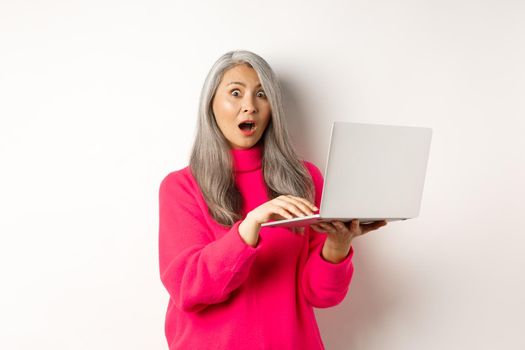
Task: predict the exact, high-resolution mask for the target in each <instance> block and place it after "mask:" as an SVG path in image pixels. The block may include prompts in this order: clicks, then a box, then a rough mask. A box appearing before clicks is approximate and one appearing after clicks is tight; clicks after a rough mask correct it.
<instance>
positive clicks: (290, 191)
mask: <svg viewBox="0 0 525 350" xmlns="http://www.w3.org/2000/svg"><path fill="white" fill-rule="evenodd" d="M281 99H282V96H281V91H280V88H279V84H278V81H277V79H276V77H275V74H274V72H273V71H272V69H271V67H270V66H269V65H268V63H267V62H266V61H265V60H264V59H262V58H261V57H260V56H258V55H256V54H254V53H252V52H249V51H231V52H228V53H226V54H224V55H223V56H222V57H220V58H219V59H218V60H217V62H216V63H215V64H214V65H213V67H212V68H211V70H210V72H209V74H208V76H207V78H206V81H205V83H204V86H203V90H202V94H201V100H200V105H199V120H198V127H197V133H196V137H195V142H194V145H193V149H192V152H191V158H190V160H189V165H188V166H187V167H185V168H183V169H180V170H176V171H173V172H170V173H169V174H167V175H166V176H165V177H164V179H163V180H162V182H161V184H160V188H159V263H160V276H161V280H162V283H163V284H164V286H165V287H166V289H167V291H168V293H169V296H170V299H169V304H168V309H167V314H166V320H165V322H166V323H165V334H166V338H167V341H168V344H169V348H170V349H171V350H173V349H228V350H233V349H299V350H308V349H324V346H323V342H322V339H321V336H320V333H319V328H318V326H317V322H316V319H315V314H314V312H313V307H317V308H327V307H331V306H335V305H337V304H339V303H340V302H341V301H342V300H343V299H344V297H345V296H346V294H347V291H348V287H349V284H350V281H351V279H352V274H353V265H352V256H353V247H352V245H351V243H352V240H353V238H355V237H357V236H359V235H362V234H364V233H366V232H368V231H372V230H375V229H378V228H379V227H381V226H383V225H385V224H386V222H385V221H381V222H375V223H371V224H368V225H364V224H360V223H359V222H358V220H353V221H352V222H350V223H348V224H346V223H343V222H339V221H333V222H327V223H318V224H315V225H310V226H308V227H304V228H302V229H301V230H297V229H290V228H285V227H273V228H271V227H263V228H261V224H263V223H265V222H268V221H271V220H276V219H282V218H292V217H297V216H303V215H311V214H313V213H315V212H316V211H317V210H318V208H317V206H319V203H320V200H321V190H322V187H323V177H322V174H321V172H320V171H319V169H318V168H317V167H316V166H315V165H314V164H312V163H310V162H308V161H303V160H300V159H299V158H298V156H297V154H296V152H295V151H294V149H293V147H292V145H291V144H290V138H289V134H288V132H287V130H286V123H285V122H286V120H285V116H284V111H283V106H282V101H281Z"/></svg>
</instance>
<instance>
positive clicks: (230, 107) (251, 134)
mask: <svg viewBox="0 0 525 350" xmlns="http://www.w3.org/2000/svg"><path fill="white" fill-rule="evenodd" d="M212 109H213V114H214V115H215V120H216V121H217V125H218V126H219V129H220V130H221V132H222V134H223V135H224V137H225V138H226V140H227V141H228V143H229V145H230V147H231V148H236V149H246V148H250V147H252V146H253V145H255V144H256V143H257V142H258V141H259V140H260V138H261V136H262V134H263V133H264V130H265V129H266V126H267V125H268V122H269V121H270V117H271V108H270V101H268V99H267V97H266V94H265V93H264V90H263V89H262V86H261V84H260V81H259V77H258V76H257V72H256V71H255V70H254V69H253V68H250V67H248V66H247V65H245V64H241V65H237V66H235V67H233V68H230V69H229V70H227V71H226V72H224V74H223V77H222V80H221V82H220V83H219V86H218V87H217V91H216V92H215V96H214V98H213V102H212Z"/></svg>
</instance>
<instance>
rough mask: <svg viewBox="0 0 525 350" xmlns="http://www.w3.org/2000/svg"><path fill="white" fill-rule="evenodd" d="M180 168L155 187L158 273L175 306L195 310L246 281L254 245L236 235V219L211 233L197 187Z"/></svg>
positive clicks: (211, 302)
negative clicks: (218, 234) (225, 228)
mask: <svg viewBox="0 0 525 350" xmlns="http://www.w3.org/2000/svg"><path fill="white" fill-rule="evenodd" d="M185 169H187V168H185ZM183 170H184V169H183ZM183 170H179V171H174V172H171V173H170V174H168V175H167V176H166V177H165V178H164V179H163V180H162V182H161V184H160V188H159V267H160V277H161V281H162V283H163V285H164V286H165V288H166V289H167V291H168V293H169V295H170V297H171V300H172V301H173V303H174V304H175V306H176V307H178V308H179V309H181V310H183V311H187V312H198V311H201V310H203V309H205V308H206V307H207V306H209V305H211V304H217V303H221V302H224V301H225V300H227V299H228V297H229V296H230V295H231V293H232V291H234V290H235V289H236V288H238V287H239V286H240V285H241V284H242V283H243V281H245V280H246V278H247V277H248V275H249V270H250V267H251V266H252V264H253V261H254V259H255V256H256V253H257V252H258V249H257V248H258V247H252V246H250V245H248V244H246V242H244V240H243V239H242V237H241V236H240V235H239V231H238V227H239V224H240V223H241V221H237V222H236V223H235V224H234V225H233V226H232V227H231V228H230V229H229V230H228V231H227V232H226V233H225V234H224V235H222V236H221V237H220V238H219V239H213V238H212V237H215V234H214V233H213V232H210V228H209V226H208V225H207V223H206V220H205V216H206V215H209V214H208V213H207V211H206V212H204V211H203V210H202V209H201V206H199V205H198V202H197V199H196V196H195V194H196V193H195V192H196V191H197V189H196V188H195V185H194V183H192V182H191V181H190V180H189V177H188V175H187V173H186V174H185V173H184V171H183Z"/></svg>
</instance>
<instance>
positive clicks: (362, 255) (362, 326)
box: [315, 239, 421, 350]
mask: <svg viewBox="0 0 525 350" xmlns="http://www.w3.org/2000/svg"><path fill="white" fill-rule="evenodd" d="M370 243H371V242H366V239H365V241H363V242H358V241H356V242H355V243H354V247H355V251H356V253H355V255H354V276H353V278H352V281H351V283H350V289H349V291H348V294H347V295H346V297H345V299H344V300H343V302H341V304H339V305H336V306H335V307H332V308H327V309H315V313H316V316H317V322H318V325H319V329H320V331H321V336H322V338H323V342H324V344H325V347H326V348H327V349H331V350H348V349H365V348H369V346H370V345H372V344H376V343H377V339H376V338H377V337H378V336H379V337H380V336H381V334H384V333H385V332H387V331H388V330H391V328H392V324H393V323H395V324H396V326H398V325H397V324H398V323H399V315H404V314H406V310H414V309H417V307H415V306H414V304H419V303H420V302H421V300H420V298H421V295H420V293H419V292H418V291H417V288H413V287H412V286H413V281H412V280H411V273H410V271H401V270H397V269H396V264H394V263H392V264H385V261H386V259H385V257H384V256H383V257H380V256H379V255H380V251H379V249H377V247H375V246H373V245H371V244H370ZM393 284H395V286H393ZM412 313H413V312H412ZM403 318H404V321H405V322H406V318H405V317H403ZM406 327H407V328H410V325H406Z"/></svg>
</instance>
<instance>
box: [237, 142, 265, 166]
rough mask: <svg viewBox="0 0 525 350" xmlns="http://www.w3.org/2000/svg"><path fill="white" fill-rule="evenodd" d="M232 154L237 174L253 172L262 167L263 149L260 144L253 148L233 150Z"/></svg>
mask: <svg viewBox="0 0 525 350" xmlns="http://www.w3.org/2000/svg"><path fill="white" fill-rule="evenodd" d="M230 154H231V156H232V161H233V169H234V170H235V171H236V172H243V171H253V170H256V169H260V168H261V166H262V154H263V148H262V145H260V144H259V143H257V144H256V145H254V146H253V147H251V148H231V149H230Z"/></svg>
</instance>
